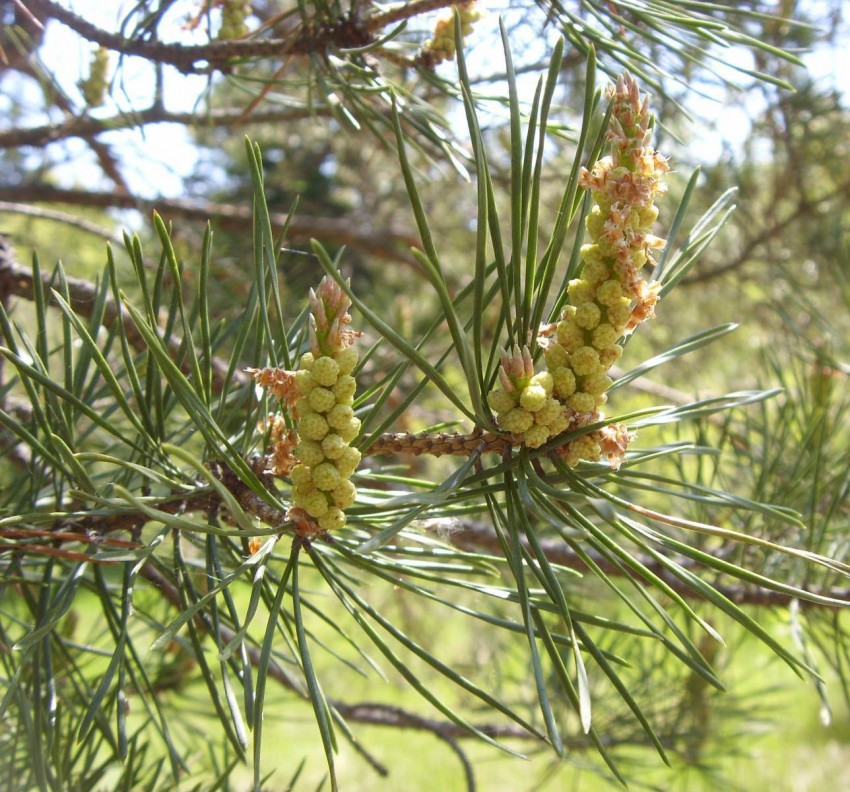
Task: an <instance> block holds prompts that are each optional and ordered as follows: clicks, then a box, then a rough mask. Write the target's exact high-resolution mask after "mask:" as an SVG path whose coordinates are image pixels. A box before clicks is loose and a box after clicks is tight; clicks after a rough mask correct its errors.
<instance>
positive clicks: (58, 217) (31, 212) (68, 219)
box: [0, 201, 121, 244]
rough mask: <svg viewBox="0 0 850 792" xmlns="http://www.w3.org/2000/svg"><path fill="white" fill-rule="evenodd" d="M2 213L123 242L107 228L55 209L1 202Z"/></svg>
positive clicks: (118, 242) (115, 241)
mask: <svg viewBox="0 0 850 792" xmlns="http://www.w3.org/2000/svg"><path fill="white" fill-rule="evenodd" d="M0 212H9V213H10V214H19V215H25V216H27V217H35V218H38V219H39V220H53V221H55V222H57V223H64V224H65V225H69V226H73V227H74V228H79V229H80V230H82V231H86V232H88V233H89V234H94V235H95V236H99V237H101V238H102V239H105V240H107V241H108V242H114V243H115V244H121V240H119V239H118V238H117V237H116V236H115V235H114V234H113V233H112V232H110V231H107V230H106V229H105V228H101V227H100V226H99V225H97V224H95V223H91V222H89V221H88V220H84V219H83V218H82V217H77V216H76V215H72V214H68V213H67V212H59V211H57V210H55V209H45V208H43V207H40V206H30V205H29V204H22V203H10V202H8V201H0Z"/></svg>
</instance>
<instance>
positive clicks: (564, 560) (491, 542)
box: [448, 520, 850, 610]
mask: <svg viewBox="0 0 850 792" xmlns="http://www.w3.org/2000/svg"><path fill="white" fill-rule="evenodd" d="M448 536H449V539H450V541H451V543H452V545H454V546H455V547H459V548H461V549H462V550H469V551H471V552H477V551H479V550H481V549H482V548H484V549H487V550H492V551H495V552H497V553H501V552H502V545H501V542H500V541H499V537H498V536H497V535H496V532H495V531H494V530H493V529H492V528H491V527H490V526H489V525H486V524H484V523H477V522H473V521H472V520H460V521H457V520H452V521H451V522H450V523H449V524H448ZM521 542H522V544H523V545H524V546H525V547H526V549H527V550H528V551H529V552H530V553H531V554H532V555H533V549H532V548H531V546H530V545H529V544H528V543H527V542H526V540H524V539H523V540H521ZM538 542H539V544H540V547H541V549H542V550H543V553H544V555H545V556H546V559H547V560H548V561H549V562H550V563H552V564H558V565H560V566H563V567H567V568H568V569H575V570H577V571H579V572H587V571H588V567H587V564H585V562H584V561H583V560H582V559H581V557H580V556H579V555H578V554H576V553H574V552H573V551H572V550H570V548H569V547H567V545H565V544H564V543H563V542H560V541H557V540H552V539H539V540H538ZM714 555H715V556H718V555H723V551H722V550H720V551H718V552H715V553H714ZM588 556H589V557H590V558H591V559H592V560H593V561H594V562H595V563H596V565H597V566H598V567H599V568H600V569H601V570H602V571H603V572H604V573H605V574H606V575H615V576H617V577H620V576H622V575H623V573H624V572H627V573H628V574H629V576H630V577H632V579H634V580H635V581H637V582H638V583H641V584H644V585H645V583H646V582H645V581H644V580H643V579H642V578H641V577H640V576H639V575H638V574H637V573H635V572H634V571H632V570H624V568H623V567H621V566H618V565H616V564H612V563H610V561H608V560H607V559H606V558H604V557H603V556H601V555H599V554H597V553H594V552H593V551H588ZM636 560H637V561H638V563H640V564H641V565H642V566H644V567H645V568H646V569H648V570H649V571H650V572H652V573H654V574H655V575H657V576H658V577H659V578H661V579H662V580H663V581H664V583H666V584H667V585H668V586H670V588H672V589H673V590H674V591H675V592H676V593H677V594H680V595H682V597H684V598H686V599H702V596H701V595H700V594H699V592H697V591H695V590H694V589H693V588H691V587H690V586H688V585H687V584H686V583H684V582H682V580H680V579H679V578H678V577H676V576H675V575H673V574H671V573H670V571H669V570H668V569H667V567H665V566H664V565H663V564H661V563H659V562H658V561H656V560H655V559H653V558H651V557H649V556H645V557H644V556H636ZM675 561H676V563H677V564H678V565H679V566H682V567H685V568H695V569H699V568H701V567H699V565H697V564H695V563H694V562H693V561H691V560H690V559H686V558H677V559H675ZM711 586H712V588H713V589H714V590H715V591H717V592H719V593H720V594H721V595H723V596H724V597H727V598H728V599H729V600H731V601H732V602H734V603H735V604H736V605H756V606H762V607H786V606H788V605H790V604H791V602H792V601H796V602H797V603H798V604H799V606H800V607H801V608H812V607H816V608H828V609H830V610H835V609H837V607H838V606H836V605H825V604H822V603H818V602H811V601H808V600H801V599H796V598H795V597H791V596H789V595H788V594H783V593H782V592H778V591H770V590H768V589H759V588H755V587H752V586H744V585H735V586H721V585H717V584H716V583H712V584H711ZM811 593H813V594H816V595H819V596H826V597H832V598H834V599H839V600H845V601H847V602H848V603H850V587H844V588H829V589H825V590H823V591H814V592H811Z"/></svg>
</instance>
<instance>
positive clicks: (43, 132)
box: [0, 105, 331, 148]
mask: <svg viewBox="0 0 850 792" xmlns="http://www.w3.org/2000/svg"><path fill="white" fill-rule="evenodd" d="M330 115H331V112H330V110H329V109H327V108H324V107H316V106H314V107H310V108H301V107H298V108H289V109H285V110H282V109H276V110H260V111H257V112H254V113H252V114H251V115H250V116H246V115H245V112H244V110H242V109H241V108H227V109H215V110H210V111H208V112H204V113H201V114H199V113H176V112H170V111H168V110H166V109H165V108H164V107H161V106H159V105H153V106H152V107H147V108H145V109H143V110H138V111H134V112H132V113H119V114H118V115H114V116H110V117H109V118H93V117H91V116H74V117H72V118H68V119H67V120H66V121H64V122H62V123H60V124H44V125H43V126H37V127H30V128H23V129H22V128H14V129H7V130H4V131H2V132H0V148H15V147H18V146H32V147H34V148H43V147H45V146H49V145H50V144H51V143H55V142H57V141H59V140H66V139H68V138H75V137H77V138H89V137H91V136H94V135H97V134H100V133H101V132H115V131H117V130H122V129H138V128H141V127H143V126H147V125H149V124H182V125H184V126H194V127H197V128H199V129H208V128H218V127H233V126H239V125H242V124H263V123H280V122H289V121H300V120H302V119H305V118H316V117H322V116H330Z"/></svg>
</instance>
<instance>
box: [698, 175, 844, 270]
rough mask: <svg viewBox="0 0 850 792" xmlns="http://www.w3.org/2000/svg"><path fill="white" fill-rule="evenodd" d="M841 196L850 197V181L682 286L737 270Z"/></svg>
mask: <svg viewBox="0 0 850 792" xmlns="http://www.w3.org/2000/svg"><path fill="white" fill-rule="evenodd" d="M839 196H845V197H846V196H850V181H845V182H842V183H841V184H839V185H838V186H837V187H835V188H834V189H832V190H830V191H829V192H827V193H824V194H823V195H822V196H820V197H819V198H817V199H815V200H808V199H802V200H801V201H800V202H799V203H798V204H797V207H796V208H795V209H794V211H793V212H791V214H789V215H787V216H786V217H784V218H783V219H782V220H777V221H776V222H775V223H773V224H772V225H769V226H767V228H764V229H762V230H761V231H760V232H759V233H758V234H756V235H755V236H754V237H752V238H751V239H749V240H748V241H747V242H746V244H744V245H743V247H742V248H741V249H740V251H739V252H738V255H737V256H735V257H734V258H732V259H730V260H729V261H727V262H726V263H725V264H721V265H720V266H718V267H714V268H709V267H705V268H703V269H702V270H699V271H697V272H695V274H693V275H689V276H688V277H687V278H684V279H683V280H682V284H683V285H685V286H693V285H696V284H700V283H706V282H707V281H711V280H714V279H715V278H719V277H720V276H721V275H725V274H726V273H727V272H731V271H732V270H735V269H737V268H738V267H740V266H741V265H742V264H745V263H746V262H747V261H748V260H749V258H750V256H752V255H753V253H754V251H756V250H757V249H758V248H759V247H761V246H762V245H764V244H766V243H767V242H770V241H771V240H773V239H775V238H776V237H777V236H778V235H779V234H780V233H782V232H783V231H785V230H786V229H787V228H788V227H789V226H791V225H793V224H794V223H796V222H797V221H798V220H802V219H803V218H805V217H811V216H812V215H816V214H818V213H819V212H820V207H821V206H823V205H824V204H825V203H827V202H829V201H831V200H833V199H834V198H838V197H839Z"/></svg>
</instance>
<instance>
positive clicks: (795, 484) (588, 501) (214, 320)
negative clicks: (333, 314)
mask: <svg viewBox="0 0 850 792" xmlns="http://www.w3.org/2000/svg"><path fill="white" fill-rule="evenodd" d="M228 5H230V6H233V7H235V6H237V5H239V4H228V3H220V2H212V3H192V2H173V1H172V0H141V2H137V3H135V4H126V6H125V7H123V8H121V10H120V13H116V12H114V10H111V11H110V12H109V13H110V14H111V15H112V16H109V17H105V18H103V19H99V18H97V17H96V16H92V14H94V13H95V12H94V10H93V9H92V8H89V7H88V6H86V7H85V8H83V4H79V5H76V6H75V5H72V4H70V3H58V2H50V0H24V1H23V2H18V1H17V0H16V1H14V2H0V19H2V25H3V27H2V30H0V46H2V60H1V61H0V64H2V65H1V66H0V68H2V71H0V81H2V87H3V97H2V100H1V101H2V107H3V110H4V117H5V118H6V119H7V121H6V123H5V124H4V126H3V129H2V130H0V147H2V155H0V174H2V176H0V202H2V203H0V211H2V212H3V227H2V229H0V230H2V232H3V233H4V237H3V242H2V247H0V296H2V300H3V311H2V335H3V341H2V345H3V358H2V369H0V401H1V402H2V403H1V404H0V407H2V411H0V423H2V434H0V442H2V448H3V458H2V460H0V493H1V494H0V543H2V544H0V631H2V633H0V664H1V665H2V671H0V674H2V677H3V681H4V691H5V692H4V694H3V697H2V701H0V715H2V718H3V722H4V729H3V732H2V735H0V741H2V748H0V761H2V763H3V775H4V777H6V778H10V779H17V784H18V787H17V788H20V789H30V788H39V789H63V790H64V789H74V788H79V789H90V788H101V787H102V788H116V789H118V788H127V789H137V788H157V789H168V788H177V787H178V785H179V786H180V788H198V789H211V788H232V789H243V788H252V787H253V788H267V789H285V788H292V789H302V788H303V789H313V788H316V787H317V786H318V785H320V784H322V783H324V784H326V785H327V786H328V787H336V786H339V787H340V788H342V789H346V790H351V789H379V788H384V786H385V787H386V788H390V785H392V788H397V787H398V785H399V784H400V783H401V784H403V786H404V788H408V789H417V788H418V789H431V788H435V787H438V786H439V787H441V788H443V787H444V788H447V789H455V788H458V789H459V788H464V787H465V788H474V786H475V784H476V781H477V783H478V785H479V786H480V787H481V788H484V789H517V788H546V787H547V786H548V787H549V788H561V787H562V786H566V784H568V783H574V784H576V785H579V784H580V785H581V787H582V788H587V789H591V788H596V787H597V786H599V787H602V788H607V787H608V786H609V785H616V784H617V783H618V779H619V780H620V781H625V780H627V781H628V783H629V785H630V786H632V787H641V786H648V787H653V788H663V789H669V788H673V787H674V786H675V785H681V786H682V787H683V788H687V789H693V788H699V785H702V786H703V787H704V788H706V789H714V788H718V786H723V787H724V788H725V787H726V786H729V785H733V784H736V783H737V784H738V785H739V786H740V787H742V788H753V787H754V786H762V785H767V784H768V783H770V784H772V786H773V787H775V788H777V789H783V788H788V789H809V788H812V789H813V788H820V787H822V786H833V787H835V786H837V785H838V784H839V783H840V780H841V778H842V773H843V769H844V767H845V766H846V759H847V749H846V733H847V722H848V721H847V718H848V716H847V704H846V702H847V694H848V689H849V688H848V684H847V676H846V675H847V671H846V669H847V662H848V659H849V658H848V655H847V647H848V642H847V636H846V634H845V632H844V630H845V629H846V625H845V622H846V616H844V615H843V614H842V606H843V605H844V604H846V602H847V601H848V599H850V597H848V584H847V572H848V566H847V555H848V539H847V523H848V506H847V503H848V499H847V492H848V485H850V472H848V471H850V459H848V453H850V452H848V448H850V437H848V430H847V423H846V415H847V411H848V408H850V392H848V389H847V379H846V378H847V374H848V359H850V349H848V340H847V339H848V338H850V333H848V330H850V328H848V327H847V324H848V319H847V317H848V316H850V311H848V309H850V282H848V280H847V272H848V267H847V249H848V248H847V241H848V240H847V229H848V225H847V223H848V219H847V218H848V191H850V175H848V168H847V151H846V148H847V139H846V134H845V131H846V123H847V120H846V116H847V112H848V111H847V107H846V95H845V94H843V93H841V92H840V91H839V90H838V88H837V86H830V85H828V84H826V81H825V80H824V79H813V77H812V76H810V75H809V74H807V72H806V71H805V69H804V68H803V66H802V60H803V59H805V60H806V61H808V62H810V63H812V64H814V65H815V68H819V66H818V64H821V63H823V62H824V59H828V58H829V57H830V56H831V57H833V58H837V54H836V53H837V52H838V51H839V50H840V46H841V44H842V42H846V38H842V36H843V35H844V33H845V29H844V27H843V26H844V25H845V20H844V19H843V18H842V16H841V14H842V6H841V4H840V3H828V2H823V3H820V2H817V3H816V2H811V3H795V2H783V3H782V4H780V5H779V6H777V5H776V4H761V3H755V2H753V3H750V2H747V3H734V4H732V3H729V4H724V3H716V4H706V3H675V4H672V3H665V2H655V1H654V2H647V3H621V2H606V3H595V2H575V3H563V4H561V3H538V4H532V3H529V4H516V3H514V4H504V5H503V6H499V5H498V4H492V5H488V6H487V9H486V10H487V12H488V13H487V16H485V17H484V18H482V19H480V20H478V21H476V22H475V24H474V26H473V28H472V30H471V32H470V33H469V35H468V36H466V40H465V42H463V41H462V37H461V32H462V31H461V30H460V29H458V30H456V31H454V32H455V34H456V35H457V42H456V43H457V44H461V43H462V44H463V46H462V48H461V57H460V59H459V62H455V61H449V62H446V63H444V64H442V65H439V64H435V63H434V61H435V57H434V48H433V45H428V44H427V43H426V42H427V41H428V40H429V38H432V37H433V36H434V31H435V19H436V18H437V15H438V13H439V10H440V9H441V8H444V7H445V8H450V7H451V6H452V5H453V4H452V3H449V2H422V1H421V0H420V1H419V2H409V3H398V4H395V5H386V6H379V5H373V4H366V3H363V4H361V3H356V2H355V3H349V4H336V3H323V2H322V3H311V4H306V3H298V4H285V3H280V2H255V3H253V4H252V7H251V10H250V13H249V14H248V16H246V17H245V19H244V24H245V29H244V35H236V37H235V38H225V39H222V38H221V37H220V28H221V23H222V19H223V14H224V13H225V11H227V9H226V8H224V6H228ZM460 10H461V11H463V8H461V9H460ZM75 11H76V13H75ZM228 13H233V12H232V8H231V10H230V11H229V12H228ZM500 24H501V28H500ZM449 27H451V25H449ZM238 33H240V31H237V34H238ZM98 47H102V48H103V49H102V50H98ZM107 51H108V52H109V57H108V58H105V57H104V53H105V52H107ZM69 52H71V53H73V57H71V56H70V55H69V54H68V53H69ZM98 52H100V53H101V54H100V55H98V54H97V53H98ZM494 53H495V54H494ZM77 64H79V70H80V74H79V75H77V74H75V73H74V72H75V70H76V69H77V68H78V67H77ZM104 64H105V65H106V69H105V72H104V73H102V74H99V73H98V70H99V69H100V70H103V66H104ZM624 67H628V68H629V69H630V70H631V71H632V72H633V73H634V74H636V75H637V76H638V78H639V79H640V81H641V84H642V87H643V88H644V89H645V90H647V91H649V92H650V93H651V94H652V97H653V99H652V102H653V107H654V109H655V112H656V114H657V116H658V125H657V127H656V130H655V145H656V147H657V148H658V149H659V150H661V151H663V152H664V153H665V154H667V155H669V156H670V157H671V158H672V161H673V163H674V165H675V171H674V173H672V174H670V176H669V178H668V183H669V186H670V192H669V195H668V196H667V197H666V198H665V199H664V200H663V202H661V203H660V208H661V216H660V218H659V224H658V228H659V235H661V236H664V237H667V238H669V242H668V246H667V249H666V250H665V253H664V255H663V258H662V260H661V265H660V267H659V268H658V270H657V272H656V273H655V277H656V278H657V279H658V280H659V281H660V282H661V284H662V293H663V299H662V301H661V303H660V304H659V308H658V312H657V313H658V315H657V317H656V318H655V319H654V320H653V321H652V322H650V323H648V324H647V325H645V326H642V327H641V328H640V329H639V332H638V333H636V334H635V337H634V338H633V339H631V340H630V341H629V344H628V347H627V350H626V354H625V356H624V358H623V360H622V361H621V368H620V370H619V371H618V377H619V379H618V381H617V383H616V384H615V388H614V390H613V392H612V396H611V402H610V406H609V409H608V412H609V413H610V416H611V419H612V420H618V421H622V422H624V423H626V424H628V425H629V426H630V427H632V428H634V429H636V430H637V431H638V437H637V440H636V441H634V442H633V443H632V446H631V448H630V453H629V456H628V457H627V459H626V462H625V464H624V465H623V466H622V467H621V468H620V470H619V471H614V470H612V469H610V468H609V467H608V466H607V465H604V464H584V465H582V466H579V467H578V468H575V469H570V468H565V467H563V466H560V467H558V466H555V465H553V463H552V462H551V461H550V460H549V458H548V456H547V452H548V451H549V450H551V449H550V448H548V447H547V448H544V450H543V451H542V452H540V453H532V454H529V453H528V452H527V451H526V450H522V449H519V448H515V449H513V450H511V451H506V452H504V453H503V454H502V455H501V456H499V455H498V454H495V453H492V452H491V449H488V450H484V451H482V450H481V449H480V448H479V447H478V446H477V444H476V442H473V441H472V440H470V442H469V444H468V445H467V446H465V448H466V454H465V456H452V455H449V456H440V457H439V458H436V457H435V455H434V454H429V453H424V454H418V455H414V454H411V453H410V450H411V449H410V444H411V442H413V441H410V440H407V439H402V438H400V437H399V435H398V434H397V433H402V432H415V433H420V432H427V433H428V435H427V437H426V438H425V439H424V440H423V439H421V438H420V440H418V441H417V442H419V444H420V446H419V450H422V448H425V447H426V446H427V448H426V450H430V451H434V450H435V449H437V450H439V448H440V443H444V442H446V441H445V436H444V434H440V433H446V432H450V431H457V432H463V433H467V434H468V433H470V432H472V431H473V429H475V428H477V429H479V430H481V431H489V430H492V429H493V423H492V416H491V415H490V414H489V411H488V410H487V408H486V406H485V404H484V402H483V398H482V396H483V394H486V390H487V388H488V387H489V385H490V383H492V381H493V378H494V376H495V367H496V364H497V358H498V352H499V351H500V350H501V349H502V348H503V346H504V345H505V344H506V343H507V336H506V330H505V328H506V327H507V326H509V325H510V323H511V321H512V317H513V316H514V314H513V313H512V312H513V311H514V306H515V305H518V304H524V302H523V300H520V299H519V298H520V297H524V296H525V294H526V292H524V291H523V289H525V288H526V286H527V287H528V289H529V291H528V292H527V294H528V297H529V304H533V303H536V304H539V305H541V306H545V307H546V310H547V311H549V310H550V309H552V307H553V306H554V305H556V304H557V303H558V300H559V297H560V294H561V284H562V283H564V282H565V281H566V279H567V278H569V277H571V276H573V275H574V274H575V272H576V267H577V261H578V256H577V250H578V246H579V245H580V244H581V243H582V241H583V240H582V230H583V223H582V222H581V219H582V214H583V212H584V211H586V205H585V204H584V203H583V202H582V195H581V192H580V191H579V190H578V189H577V185H576V177H577V173H578V170H577V168H578V166H579V165H589V164H592V162H593V161H594V159H595V157H596V156H597V155H598V153H599V150H600V147H601V146H602V135H603V131H604V117H605V102H604V100H603V99H602V98H601V97H600V94H599V93H598V91H597V88H599V87H601V86H603V85H604V83H605V82H606V81H607V80H608V79H609V78H611V77H614V76H616V75H617V74H619V73H620V72H621V71H622V69H623V68H624ZM99 81H101V82H102V84H98V82H99ZM536 92H537V93H536ZM101 100H102V103H101ZM737 126H740V128H741V129H743V130H744V133H743V134H737V135H728V134H727V133H728V132H729V130H730V128H735V127H737ZM245 135H247V136H248V138H249V142H248V144H247V145H246V142H245V137H244V136H245ZM698 165H699V166H700V171H699V173H698V174H696V175H693V174H694V173H695V168H696V166H698ZM178 196H179V197H178ZM733 208H734V211H733ZM152 210H155V211H156V213H157V214H155V215H153V214H152ZM207 221H209V222H207ZM124 228H127V229H129V233H124V232H123V229H124ZM133 234H135V235H133ZM104 238H105V239H107V240H109V241H110V245H109V247H108V248H106V249H105V248H104V244H103V240H104ZM311 240H317V241H312V242H311ZM709 242H710V244H708V243H709ZM411 246H414V247H417V248H420V249H422V250H423V251H424V252H425V254H426V256H427V260H426V259H424V258H423V256H421V255H419V256H414V255H412V254H411V252H410V248H411ZM547 262H552V266H554V267H555V275H554V277H553V278H552V282H551V286H550V287H549V286H547V285H546V282H545V279H544V280H541V278H540V277H539V276H540V275H541V274H542V273H543V272H545V271H546V265H547ZM324 273H327V274H328V275H329V276H331V277H339V273H342V275H343V276H344V277H350V279H351V289H352V296H353V297H354V299H355V307H354V309H353V313H354V322H355V326H356V327H357V328H358V329H362V330H363V331H364V337H363V339H362V340H361V342H360V344H359V346H360V349H361V358H362V362H361V365H360V367H359V369H358V375H357V376H358V401H357V404H356V406H357V412H358V416H359V417H360V418H361V420H362V421H363V431H362V433H361V436H360V438H359V439H358V441H357V443H358V446H359V448H360V449H361V451H363V452H364V462H363V464H362V466H361V469H360V471H359V472H358V474H357V476H356V480H357V485H358V490H359V492H360V495H359V498H358V502H357V504H355V506H354V507H352V508H351V509H350V510H349V514H348V521H349V524H348V527H347V528H346V529H345V530H344V531H342V532H340V533H339V534H335V535H334V536H323V537H317V538H315V539H314V540H312V541H304V540H303V537H299V536H298V535H297V533H296V532H295V531H294V528H293V526H292V525H291V524H290V523H289V522H287V521H286V509H287V507H288V504H289V484H288V482H287V481H286V479H285V478H280V477H278V478H273V477H270V476H269V475H268V473H267V472H266V458H265V456H264V455H265V454H266V452H267V451H268V438H267V437H266V436H265V435H264V431H263V421H264V420H265V419H266V416H267V415H268V413H269V412H270V411H272V410H273V409H275V407H276V405H275V404H274V403H273V401H272V400H269V398H268V397H267V396H264V395H262V394H261V393H260V392H258V391H257V390H256V389H255V387H254V385H253V383H252V382H251V380H250V378H249V377H248V376H246V374H245V368H247V367H262V366H264V365H279V366H281V367H284V368H292V367H294V365H295V361H297V357H298V353H300V351H302V350H303V349H304V348H305V345H306V343H307V341H306V335H307V334H306V326H307V313H306V294H307V289H308V288H309V287H311V286H315V285H316V283H317V282H318V280H319V278H320V277H321V276H322V274H324ZM514 273H517V275H519V274H520V273H521V274H524V275H525V276H528V273H536V275H537V277H536V279H534V278H530V279H529V280H527V281H523V282H522V283H521V282H520V279H519V277H517V278H516V279H514ZM529 277H530V276H529ZM517 284H520V286H519V287H517ZM504 296H507V297H508V299H503V297H504ZM517 316H519V317H520V318H521V319H523V321H526V322H528V323H530V318H531V317H530V316H529V315H525V316H523V315H522V314H521V312H520V313H518V314H517ZM733 323H734V324H735V325H739V327H738V329H736V330H734V331H733V327H732V324H733ZM459 342H460V343H459ZM391 433H395V434H391ZM473 437H474V436H473ZM569 439H570V437H565V438H562V439H561V441H560V442H562V443H563V442H565V441H568V440H569ZM380 443H383V446H380V445H379V444H380ZM550 445H556V443H555V444H550ZM795 672H796V676H795ZM800 678H801V679H800ZM768 731H769V732H771V733H772V735H773V736H770V737H766V738H765V737H764V736H763V733H765V732H768ZM760 734H761V736H760ZM435 738H436V739H435ZM789 742H791V743H792V745H793V747H792V748H790V749H789V747H788V743H789ZM500 748H501V749H502V750H501V751H500V750H499V749H500ZM771 751H772V752H771ZM516 754H522V755H524V756H528V757H530V758H531V759H530V764H527V763H526V760H523V759H519V758H516V756H515V755H516ZM738 757H740V759H738ZM753 757H755V759H753ZM667 764H669V765H670V768H668V767H667ZM814 768H817V770H815V769H814ZM819 773H821V775H819ZM401 779H403V781H402V780H401Z"/></svg>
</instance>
